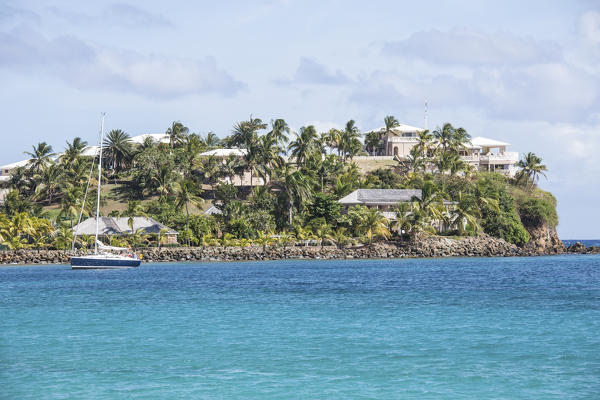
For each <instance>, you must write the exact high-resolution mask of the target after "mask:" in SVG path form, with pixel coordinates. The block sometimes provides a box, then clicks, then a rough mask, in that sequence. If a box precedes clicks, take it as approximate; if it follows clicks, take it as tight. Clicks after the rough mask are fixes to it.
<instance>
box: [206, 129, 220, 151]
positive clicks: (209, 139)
mask: <svg viewBox="0 0 600 400" xmlns="http://www.w3.org/2000/svg"><path fill="white" fill-rule="evenodd" d="M220 143H221V139H219V137H218V136H217V135H215V133H214V132H208V133H207V134H206V137H205V138H204V145H205V146H206V147H207V148H208V149H214V148H215V147H218V146H219V144H220Z"/></svg>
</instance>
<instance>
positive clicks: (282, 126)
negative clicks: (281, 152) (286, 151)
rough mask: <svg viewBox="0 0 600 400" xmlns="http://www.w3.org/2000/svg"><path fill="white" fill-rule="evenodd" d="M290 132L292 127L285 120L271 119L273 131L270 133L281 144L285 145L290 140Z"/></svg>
mask: <svg viewBox="0 0 600 400" xmlns="http://www.w3.org/2000/svg"><path fill="white" fill-rule="evenodd" d="M289 134H290V127H289V126H288V124H287V122H285V120H283V119H281V118H279V119H276V120H275V121H273V120H271V131H270V132H269V133H268V135H270V136H271V137H273V138H274V139H275V141H276V143H278V144H279V145H280V146H282V147H283V146H285V145H286V144H287V142H288V141H289V139H288V137H287V135H289Z"/></svg>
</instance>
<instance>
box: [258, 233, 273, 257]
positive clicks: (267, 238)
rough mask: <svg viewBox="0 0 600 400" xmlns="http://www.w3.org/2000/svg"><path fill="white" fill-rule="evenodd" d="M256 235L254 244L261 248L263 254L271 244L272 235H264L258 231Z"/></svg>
mask: <svg viewBox="0 0 600 400" xmlns="http://www.w3.org/2000/svg"><path fill="white" fill-rule="evenodd" d="M256 234H257V238H256V239H255V240H254V242H255V243H256V244H258V245H260V246H262V248H263V253H264V252H265V251H267V246H270V245H272V244H273V234H271V233H265V232H263V231H258V232H257V233H256Z"/></svg>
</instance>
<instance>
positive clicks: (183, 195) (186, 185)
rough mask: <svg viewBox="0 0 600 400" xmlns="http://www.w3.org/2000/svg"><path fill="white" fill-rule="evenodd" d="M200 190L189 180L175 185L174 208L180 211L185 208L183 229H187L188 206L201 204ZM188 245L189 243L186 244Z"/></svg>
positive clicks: (188, 222)
mask: <svg viewBox="0 0 600 400" xmlns="http://www.w3.org/2000/svg"><path fill="white" fill-rule="evenodd" d="M201 192H202V190H201V189H200V188H198V187H197V185H196V184H195V183H194V181H192V180H191V179H186V180H183V181H181V182H178V183H176V185H175V207H176V208H177V209H178V210H181V209H182V208H184V207H185V229H186V230H188V229H189V225H190V210H189V208H188V204H190V203H192V204H194V205H199V204H201V203H202V201H203V200H202V198H201V197H200V194H201ZM188 245H189V242H188Z"/></svg>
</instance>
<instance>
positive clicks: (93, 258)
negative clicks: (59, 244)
mask: <svg viewBox="0 0 600 400" xmlns="http://www.w3.org/2000/svg"><path fill="white" fill-rule="evenodd" d="M139 266H140V260H139V259H137V258H135V257H133V256H132V257H129V256H122V255H118V254H108V253H106V254H93V255H89V256H81V257H71V268H72V269H122V268H135V267H139Z"/></svg>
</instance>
